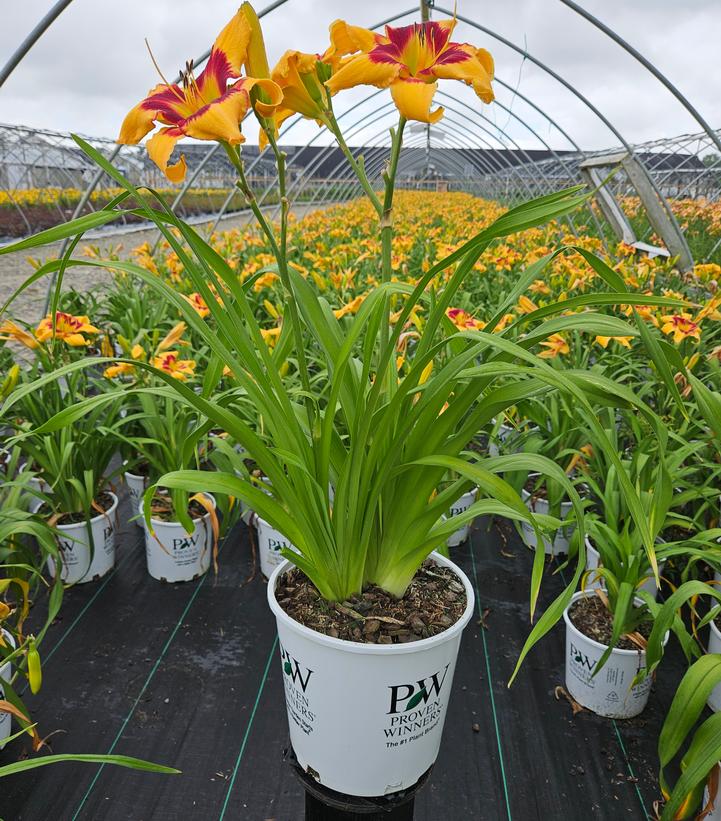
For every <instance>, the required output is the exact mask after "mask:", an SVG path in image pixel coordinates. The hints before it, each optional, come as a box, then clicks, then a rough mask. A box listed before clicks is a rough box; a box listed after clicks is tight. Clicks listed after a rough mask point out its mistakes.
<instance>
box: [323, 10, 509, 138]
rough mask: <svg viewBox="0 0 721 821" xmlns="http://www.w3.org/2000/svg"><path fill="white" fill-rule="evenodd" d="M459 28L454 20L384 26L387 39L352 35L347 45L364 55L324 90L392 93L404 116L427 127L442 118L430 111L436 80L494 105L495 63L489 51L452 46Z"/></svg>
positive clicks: (348, 64)
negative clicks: (367, 88) (462, 86)
mask: <svg viewBox="0 0 721 821" xmlns="http://www.w3.org/2000/svg"><path fill="white" fill-rule="evenodd" d="M334 25H337V23H336V24H334ZM455 26H456V21H455V20H440V21H433V22H431V21H428V22H425V23H413V24H412V25H410V26H401V27H399V28H394V27H392V26H386V30H385V35H382V34H373V32H370V31H366V30H361V31H363V34H362V37H361V36H360V35H359V33H358V29H351V33H350V36H349V40H350V41H351V44H353V45H355V46H356V49H355V50H357V51H360V52H361V53H360V54H356V55H354V56H352V57H349V58H345V59H344V60H342V61H341V67H340V69H339V70H338V71H336V72H335V73H334V74H333V76H332V77H331V78H330V79H329V80H327V81H326V86H327V88H328V89H329V90H330V92H331V94H335V93H336V92H337V91H340V90H342V89H345V88H353V87H354V86H358V85H372V86H376V87H377V88H390V90H391V95H392V97H393V102H394V103H395V104H396V108H397V109H398V111H399V112H400V113H401V115H402V116H403V117H405V118H406V119H407V120H419V121H420V122H424V123H435V122H438V120H440V118H441V117H442V116H443V108H442V107H439V108H436V109H435V110H433V111H431V105H432V103H433V95H434V94H435V93H436V89H437V87H438V82H437V81H438V80H461V81H462V82H464V83H466V84H467V85H470V86H472V87H473V90H474V91H475V92H476V94H477V95H478V97H479V98H480V99H481V100H482V101H483V102H484V103H490V102H492V101H493V98H494V97H493V89H492V88H491V81H492V79H493V71H494V69H493V58H492V57H491V55H490V54H489V52H487V51H486V50H485V49H478V48H476V47H475V46H471V45H468V44H467V43H452V42H451V34H452V33H453V29H454V28H455ZM336 30H338V29H336ZM332 34H333V30H332V29H331V35H332ZM344 45H348V44H344Z"/></svg>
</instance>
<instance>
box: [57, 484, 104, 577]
mask: <svg viewBox="0 0 721 821" xmlns="http://www.w3.org/2000/svg"><path fill="white" fill-rule="evenodd" d="M108 495H109V496H111V497H112V499H113V504H112V505H111V507H110V509H109V510H106V511H105V513H99V514H98V515H97V516H94V517H93V518H92V519H91V520H90V534H88V523H87V522H77V523H76V524H70V525H55V528H56V529H57V530H58V531H59V532H60V533H61V534H62V535H60V536H58V537H57V543H58V547H59V549H60V550H59V552H60V559H61V561H62V570H61V578H62V580H63V581H64V582H65V583H66V584H76V583H80V584H84V583H85V582H90V581H93V579H99V578H100V577H101V576H104V575H105V574H106V573H109V572H110V571H111V570H112V569H113V565H114V564H115V531H116V530H117V527H118V521H117V511H118V497H117V496H116V495H115V494H114V493H110V492H109V491H108ZM91 539H92V541H91ZM48 570H49V572H50V575H51V577H52V578H55V570H56V567H55V562H54V560H53V559H52V558H48Z"/></svg>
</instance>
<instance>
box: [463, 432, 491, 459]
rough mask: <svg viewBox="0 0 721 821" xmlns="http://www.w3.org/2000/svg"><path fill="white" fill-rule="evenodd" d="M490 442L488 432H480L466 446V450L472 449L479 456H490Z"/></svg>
mask: <svg viewBox="0 0 721 821" xmlns="http://www.w3.org/2000/svg"><path fill="white" fill-rule="evenodd" d="M489 443H490V439H489V437H488V435H487V434H485V433H479V434H478V436H476V437H475V438H474V439H471V441H470V442H469V443H468V445H467V446H466V450H470V451H472V452H473V453H477V454H478V455H479V456H484V457H485V456H488V445H489Z"/></svg>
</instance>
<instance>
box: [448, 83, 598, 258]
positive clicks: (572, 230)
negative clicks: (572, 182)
mask: <svg viewBox="0 0 721 821" xmlns="http://www.w3.org/2000/svg"><path fill="white" fill-rule="evenodd" d="M440 95H441V96H442V97H448V98H449V99H451V100H453V101H454V102H455V103H457V104H458V105H462V106H463V107H464V108H466V109H468V110H469V111H470V112H471V113H473V114H475V115H476V116H478V117H480V118H481V119H482V120H484V121H485V122H487V123H489V124H491V125H492V126H493V127H494V128H496V129H497V130H498V131H499V132H500V133H501V134H503V136H505V137H506V138H507V139H508V140H510V141H511V142H512V143H513V145H514V146H515V147H516V149H517V150H519V151H520V152H522V153H523V154H524V155H525V156H526V157H527V158H528V160H529V161H530V163H531V164H532V165H533V167H534V168H535V169H536V171H537V172H538V173H539V174H540V175H541V176H542V177H543V178H544V179H546V180H548V176H547V175H546V174H545V173H544V171H543V169H542V167H541V166H540V165H539V164H538V163H537V162H536V161H535V160H534V159H533V157H531V156H530V154H528V152H527V151H526V150H525V149H524V148H521V147H520V146H519V145H518V143H516V141H515V140H513V139H512V138H511V137H510V135H508V134H507V133H506V131H505V130H503V129H501V128H500V126H498V125H497V124H496V123H494V122H493V121H492V120H490V119H489V118H488V117H486V116H485V115H484V114H482V113H481V110H476V109H474V108H473V107H472V106H470V105H468V103H466V102H464V101H463V100H459V99H458V98H456V97H455V96H453V95H450V94H448V93H446V92H440ZM496 105H498V106H499V107H500V108H502V109H503V110H504V111H506V112H507V113H508V114H509V115H510V116H512V117H513V118H514V119H516V120H517V121H518V122H519V123H521V125H523V126H524V127H525V128H526V129H528V131H529V132H530V133H531V134H533V136H534V137H535V138H536V139H537V140H538V141H539V142H540V143H541V144H542V145H543V146H544V147H545V148H546V149H547V150H548V151H550V152H551V154H552V155H553V157H554V158H555V159H556V161H557V162H559V163H560V164H561V165H562V166H563V168H564V169H565V170H566V171H569V167H568V166H567V165H566V163H565V161H564V160H562V159H561V157H560V156H559V155H558V154H557V153H556V152H555V151H554V150H553V149H552V148H551V146H550V145H549V144H548V143H547V142H546V141H545V140H544V139H543V138H542V137H541V136H540V135H539V134H537V133H536V131H535V130H534V129H533V128H532V127H531V126H530V125H529V124H528V123H527V122H525V120H523V119H522V118H521V117H519V116H518V115H517V114H515V113H514V112H513V111H511V110H510V109H509V108H507V107H506V106H504V105H503V103H499V102H498V101H496ZM456 113H457V114H459V115H460V116H463V115H462V113H461V112H460V111H456ZM484 130H486V129H484ZM526 187H527V189H528V190H529V193H532V192H531V191H530V189H529V188H528V186H526ZM553 187H554V186H552V185H549V190H552V189H553ZM591 213H592V214H593V210H591ZM593 216H594V218H595V215H593ZM564 219H565V220H566V221H567V222H568V225H569V227H570V228H571V232H572V233H573V235H574V236H575V237H578V232H577V230H576V226H575V224H574V222H573V218H572V217H571V216H570V215H568V216H566V217H564ZM597 227H598V230H599V236H600V237H601V238H603V232H602V231H601V226H600V225H598V222H597ZM604 244H605V243H604ZM606 250H608V248H606Z"/></svg>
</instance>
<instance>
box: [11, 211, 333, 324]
mask: <svg viewBox="0 0 721 821" xmlns="http://www.w3.org/2000/svg"><path fill="white" fill-rule="evenodd" d="M329 205H330V203H329V204H328V205H323V206H318V205H313V206H307V205H297V206H294V207H293V209H292V210H293V213H294V214H295V215H296V216H297V217H298V218H301V217H303V216H305V215H306V214H307V213H310V212H312V211H317V210H320V209H321V208H326V207H329ZM266 210H267V211H268V212H270V213H273V211H275V207H270V208H268V209H266ZM250 216H251V215H250V212H248V211H243V212H239V213H237V214H233V215H230V216H228V217H225V218H223V219H222V220H221V222H220V224H219V226H218V228H219V230H228V229H230V228H236V227H238V226H243V225H246V224H247V223H248V220H249V218H250ZM212 222H213V220H212V219H209V220H206V221H203V220H199V221H198V222H195V223H194V227H196V228H201V229H202V228H203V227H209V226H210V225H211V224H212ZM157 236H158V232H157V229H155V228H143V227H138V228H125V229H121V230H117V229H111V230H107V231H102V232H99V231H96V232H88V233H87V234H86V235H85V241H84V243H83V244H84V245H97V246H100V248H101V250H103V251H104V250H108V249H113V250H117V251H119V255H120V256H121V257H122V258H126V257H128V256H129V254H130V252H131V251H132V250H133V248H137V247H138V245H142V244H143V243H144V242H150V243H153V242H155V240H156V239H157ZM61 246H62V243H60V242H57V243H53V244H52V245H48V246H46V247H44V248H40V249H37V250H33V251H30V252H28V251H21V252H19V253H13V254H6V255H4V256H0V305H2V304H4V302H5V300H7V299H8V298H9V297H10V295H11V294H12V293H13V292H14V291H15V290H16V289H17V288H18V287H19V286H20V285H21V284H22V283H23V282H24V281H25V280H26V279H27V278H28V277H29V276H30V274H31V273H32V272H33V270H34V269H33V266H32V265H31V264H30V263H29V262H28V257H34V258H35V259H39V260H40V261H42V262H46V261H47V260H49V259H54V258H57V255H58V253H59V251H60V248H61ZM81 247H82V246H81ZM76 255H78V254H77V252H76ZM49 282H50V279H49V278H47V279H45V280H40V281H38V282H36V283H35V284H34V285H31V286H30V287H29V288H27V290H25V291H23V293H22V294H21V295H20V296H19V297H18V298H17V300H16V301H15V302H14V303H13V304H12V305H11V306H10V308H9V310H8V313H9V314H10V315H12V316H14V317H16V318H17V319H22V320H24V321H26V322H31V323H33V324H34V323H36V322H37V321H38V320H40V319H41V318H42V316H43V312H44V308H45V298H46V293H47V288H48V284H49ZM111 282H112V277H111V275H110V274H109V273H107V272H105V271H104V270H102V269H101V268H75V269H73V268H69V269H68V270H67V271H66V273H65V279H64V285H65V286H66V287H67V288H70V287H73V288H75V289H76V290H78V291H83V290H89V289H91V288H93V287H96V286H102V285H105V286H108V285H110V283H111Z"/></svg>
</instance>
